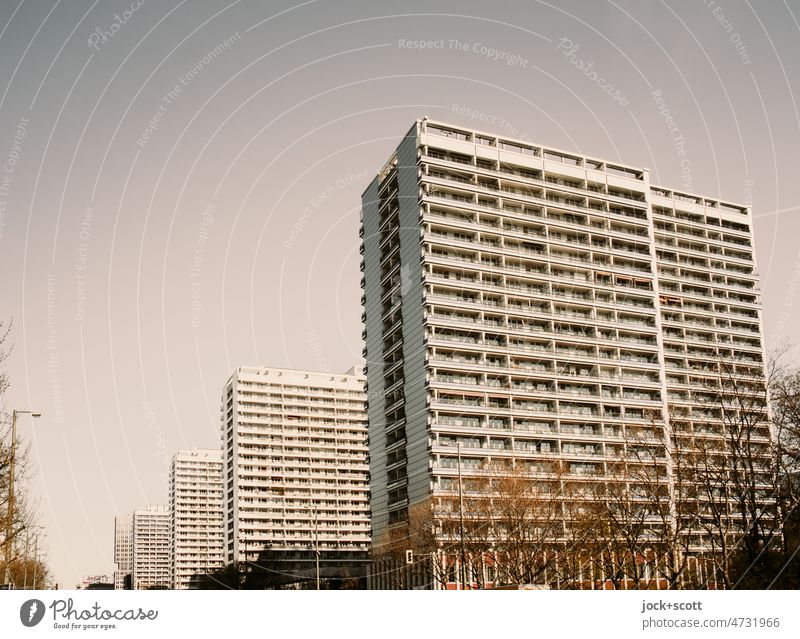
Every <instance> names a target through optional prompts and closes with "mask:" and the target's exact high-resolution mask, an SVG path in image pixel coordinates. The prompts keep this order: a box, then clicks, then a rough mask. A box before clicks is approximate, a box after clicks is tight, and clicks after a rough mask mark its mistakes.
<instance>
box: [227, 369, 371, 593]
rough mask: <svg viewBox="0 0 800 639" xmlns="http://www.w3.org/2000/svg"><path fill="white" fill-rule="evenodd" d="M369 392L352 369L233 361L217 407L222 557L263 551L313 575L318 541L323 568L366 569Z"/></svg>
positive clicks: (339, 571)
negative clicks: (220, 444)
mask: <svg viewBox="0 0 800 639" xmlns="http://www.w3.org/2000/svg"><path fill="white" fill-rule="evenodd" d="M365 400H366V396H365V392H364V375H363V372H362V371H361V370H360V369H356V368H354V369H352V370H350V371H348V373H346V374H333V373H320V372H311V371H298V370H286V369H278V368H251V367H241V368H238V369H237V370H236V372H235V373H234V374H233V375H232V376H231V378H230V379H229V380H228V382H227V383H226V385H225V388H224V390H223V395H222V415H221V426H222V441H223V454H224V476H223V479H224V490H225V544H226V547H225V558H226V562H227V563H236V564H237V565H240V562H242V561H245V560H246V561H248V562H252V563H255V562H258V561H264V560H265V557H266V555H269V557H270V558H271V560H272V561H275V560H277V561H279V562H280V563H281V566H282V567H281V568H280V569H279V572H280V573H286V574H287V575H298V576H304V577H313V576H314V574H315V558H316V555H315V549H316V548H318V549H319V559H320V573H321V575H322V577H336V576H339V577H341V576H348V575H349V576H354V577H358V576H363V575H364V572H365V565H366V560H367V552H368V549H369V541H370V524H369V503H368V494H369V482H368V468H367V427H366V414H365V410H364V403H365ZM247 565H248V566H249V565H251V564H247ZM273 570H274V567H273ZM276 574H277V573H276Z"/></svg>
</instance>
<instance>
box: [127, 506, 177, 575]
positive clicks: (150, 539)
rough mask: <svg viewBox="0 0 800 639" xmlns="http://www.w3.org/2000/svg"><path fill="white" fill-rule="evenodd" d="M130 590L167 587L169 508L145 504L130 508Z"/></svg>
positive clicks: (168, 569) (168, 573)
mask: <svg viewBox="0 0 800 639" xmlns="http://www.w3.org/2000/svg"><path fill="white" fill-rule="evenodd" d="M132 519H133V566H132V570H131V581H132V588H133V590H165V589H168V588H169V587H170V563H169V562H170V534H169V525H170V510H169V507H168V506H162V505H158V506H146V507H145V508H137V509H136V510H134V511H133V516H132Z"/></svg>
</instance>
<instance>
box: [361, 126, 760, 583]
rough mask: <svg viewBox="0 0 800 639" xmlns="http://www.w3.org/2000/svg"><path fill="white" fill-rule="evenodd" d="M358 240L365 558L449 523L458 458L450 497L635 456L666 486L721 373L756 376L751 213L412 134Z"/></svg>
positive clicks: (605, 467)
mask: <svg viewBox="0 0 800 639" xmlns="http://www.w3.org/2000/svg"><path fill="white" fill-rule="evenodd" d="M361 237H362V246H361V252H362V255H363V260H362V264H361V270H362V280H361V285H362V289H363V297H362V305H363V315H362V320H363V322H364V334H363V337H364V339H365V350H364V355H365V357H366V359H367V382H368V391H369V397H370V401H369V407H368V413H369V446H370V479H371V509H372V528H373V543H379V542H380V541H381V540H382V539H384V537H385V535H386V533H387V531H389V530H391V529H392V528H393V527H395V526H401V525H404V524H405V522H406V521H407V520H408V515H409V507H410V506H413V505H414V504H418V503H421V502H424V501H426V500H432V502H433V504H434V505H435V506H437V507H439V508H444V509H446V508H445V507H446V504H445V503H444V502H447V501H448V500H449V503H452V499H453V495H454V494H457V493H456V492H455V491H456V490H457V472H458V471H457V454H456V452H457V447H460V450H461V455H462V462H461V466H462V469H463V472H464V478H465V482H466V486H467V488H469V486H470V480H471V478H472V477H476V476H478V475H479V473H480V469H481V468H482V467H485V466H486V464H487V463H488V464H491V463H494V462H507V461H509V460H514V463H515V464H516V465H517V467H518V468H526V469H527V470H528V471H529V472H530V474H531V476H533V477H536V476H540V477H541V475H542V473H545V472H546V471H547V468H548V467H549V466H548V465H547V464H548V462H549V461H550V460H553V459H558V460H560V461H561V462H563V467H564V468H565V469H566V473H567V475H566V477H567V478H569V479H570V480H575V481H578V482H580V481H585V482H587V484H588V483H590V482H603V481H607V480H608V478H609V477H613V476H614V473H615V468H616V467H617V466H615V464H618V462H619V460H621V459H630V457H631V454H632V452H633V451H632V449H631V448H629V447H628V446H629V443H630V442H631V441H633V440H636V441H644V442H647V443H648V445H649V446H652V447H654V449H655V450H656V454H655V458H656V459H657V461H656V462H654V463H658V464H663V465H664V466H665V467H666V470H667V471H669V468H668V467H669V465H670V463H671V462H670V461H669V458H668V457H669V456H667V455H666V454H664V453H663V447H664V446H667V445H670V446H673V445H674V446H677V447H680V446H681V443H682V442H683V441H684V440H685V439H687V438H692V437H705V436H708V437H714V436H715V434H714V433H711V432H705V429H707V428H708V426H707V424H708V423H709V418H710V417H714V415H712V414H710V412H709V411H711V412H713V409H710V408H709V405H708V401H706V399H707V397H705V396H704V394H705V395H708V394H709V393H708V389H709V388H711V387H715V384H717V385H718V384H719V382H718V379H719V368H718V362H719V361H721V360H725V361H726V362H730V365H731V367H732V368H731V371H732V372H733V373H734V374H737V375H739V374H741V375H743V376H748V375H758V374H759V373H760V372H761V371H762V369H763V357H764V353H763V337H762V335H763V333H762V327H761V318H760V298H759V289H758V276H757V274H756V272H755V266H756V263H755V257H754V253H753V237H752V218H751V215H750V211H749V208H748V207H747V206H744V205H741V204H735V203H730V202H727V201H724V200H720V199H719V198H716V197H706V196H700V195H696V194H691V193H684V192H681V191H680V190H675V189H670V188H666V187H661V186H656V185H653V184H651V182H650V175H649V172H648V170H647V169H644V168H637V167H633V166H628V165H624V164H621V163H619V162H616V161H611V160H608V161H606V160H601V159H596V158H591V157H586V156H584V155H581V154H576V153H572V152H565V151H559V150H556V149H550V148H547V147H542V146H539V145H536V144H531V143H529V142H524V141H521V140H512V139H507V138H505V137H502V136H500V137H498V136H497V135H494V134H491V133H483V132H480V131H475V130H471V129H466V128H463V127H460V126H454V125H449V124H445V123H438V122H434V121H432V120H430V119H423V120H419V121H417V122H416V123H415V124H414V126H413V127H412V128H411V130H410V131H409V132H408V133H407V135H406V136H405V137H404V138H403V140H402V141H401V142H400V145H399V146H398V147H397V149H396V151H395V152H394V153H393V154H392V156H391V157H390V159H389V161H388V162H387V163H386V165H385V166H384V168H383V169H382V170H381V171H380V172H379V174H378V175H377V177H376V178H375V180H374V181H373V182H372V183H371V184H370V186H369V187H368V188H367V190H366V191H365V192H364V195H363V209H362V225H361ZM753 437H755V438H759V440H760V441H763V442H765V443H767V442H768V441H769V433H768V432H767V431H766V430H759V431H757V432H754V433H753ZM659 446H661V447H662V449H661V451H662V452H661V453H659V452H658V447H659ZM667 474H668V472H667ZM443 500H444V501H443ZM380 574H381V571H380V569H378V570H377V576H376V577H375V580H374V585H375V586H376V587H381V585H382V584H383V585H384V586H385V582H382V581H381V576H380ZM453 574H454V577H453V578H454V579H456V578H457V577H456V572H455V571H454V573H453Z"/></svg>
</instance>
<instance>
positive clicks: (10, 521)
mask: <svg viewBox="0 0 800 639" xmlns="http://www.w3.org/2000/svg"><path fill="white" fill-rule="evenodd" d="M26 414H27V415H30V416H31V417H40V416H41V413H36V412H33V411H29V410H12V411H11V447H10V448H11V451H10V454H9V460H8V504H7V508H6V539H5V542H6V543H5V546H6V547H5V563H6V574H5V583H6V585H8V584H10V583H11V546H12V543H11V541H12V537H13V533H14V473H15V464H16V461H17V415H26Z"/></svg>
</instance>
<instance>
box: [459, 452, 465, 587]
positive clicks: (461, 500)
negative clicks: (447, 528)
mask: <svg viewBox="0 0 800 639" xmlns="http://www.w3.org/2000/svg"><path fill="white" fill-rule="evenodd" d="M457 450H458V510H459V514H460V517H461V525H460V529H461V589H462V590H464V589H465V588H466V587H467V551H466V549H465V548H464V486H463V484H462V482H461V442H458V444H457Z"/></svg>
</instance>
